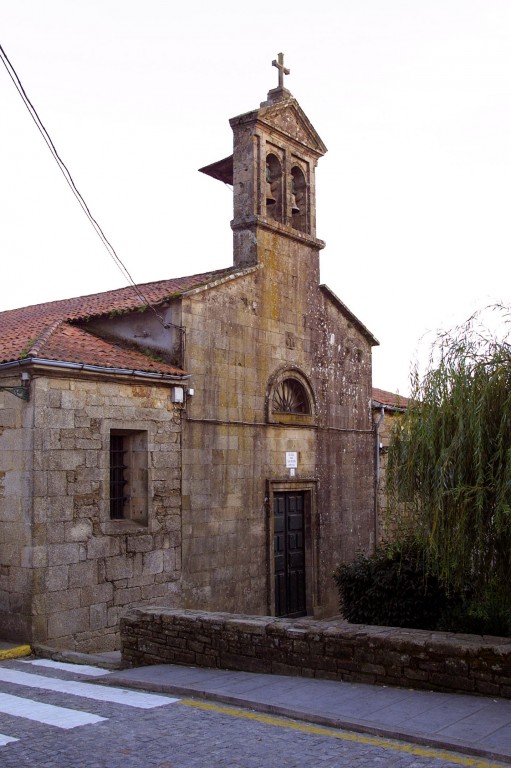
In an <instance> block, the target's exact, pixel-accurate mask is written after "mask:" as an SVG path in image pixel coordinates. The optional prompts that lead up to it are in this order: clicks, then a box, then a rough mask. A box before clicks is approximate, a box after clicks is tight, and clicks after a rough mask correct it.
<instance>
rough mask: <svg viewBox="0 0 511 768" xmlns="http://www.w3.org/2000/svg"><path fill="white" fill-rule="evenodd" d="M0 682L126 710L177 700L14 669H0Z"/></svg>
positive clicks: (145, 707)
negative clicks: (106, 703)
mask: <svg viewBox="0 0 511 768" xmlns="http://www.w3.org/2000/svg"><path fill="white" fill-rule="evenodd" d="M0 682H4V683H14V684H15V685H23V686H28V687H30V688H40V689H42V690H44V691H55V692H57V693H65V694H68V695H71V696H81V697H82V698H85V699H94V701H106V702H109V703H112V704H124V706H126V707H137V708H138V709H154V708H155V707H164V706H166V705H167V704H172V703H174V702H176V701H178V699H172V698H170V697H168V696H159V695H158V694H155V693H142V692H140V691H130V690H128V689H126V688H110V687H106V686H102V685H94V684H93V683H82V682H80V681H76V680H61V679H59V678H55V677H44V676H43V675H32V674H30V673H27V672H19V671H18V670H17V669H6V668H5V667H1V668H0Z"/></svg>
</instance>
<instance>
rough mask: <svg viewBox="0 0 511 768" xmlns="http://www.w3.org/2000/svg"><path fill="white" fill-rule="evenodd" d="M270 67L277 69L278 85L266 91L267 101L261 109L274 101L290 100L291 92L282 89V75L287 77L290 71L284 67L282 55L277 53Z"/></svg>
mask: <svg viewBox="0 0 511 768" xmlns="http://www.w3.org/2000/svg"><path fill="white" fill-rule="evenodd" d="M271 64H272V67H277V69H278V71H279V84H278V86H277V87H276V88H272V89H271V91H268V96H267V99H268V100H267V101H263V103H262V104H261V106H262V107H267V106H269V105H270V104H275V102H276V101H283V100H284V99H290V98H292V93H291V91H288V90H287V88H284V75H289V73H290V72H291V70H290V69H288V68H287V67H285V66H284V54H283V53H279V54H278V57H277V58H276V59H273V61H272V63H271Z"/></svg>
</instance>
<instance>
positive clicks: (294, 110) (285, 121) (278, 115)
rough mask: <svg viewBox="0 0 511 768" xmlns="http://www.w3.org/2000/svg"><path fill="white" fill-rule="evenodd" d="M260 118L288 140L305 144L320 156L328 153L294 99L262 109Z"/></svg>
mask: <svg viewBox="0 0 511 768" xmlns="http://www.w3.org/2000/svg"><path fill="white" fill-rule="evenodd" d="M258 118H259V120H261V121H262V122H264V123H266V124H267V125H269V126H271V127H272V128H273V129H277V130H278V131H279V132H280V133H282V134H283V135H284V136H286V138H290V139H295V141H298V142H299V143H300V144H305V146H307V147H309V149H312V150H314V151H315V152H317V153H318V155H324V154H325V152H326V151H327V148H326V146H325V144H324V143H323V141H322V140H321V137H320V136H319V134H318V132H317V131H316V129H315V128H314V126H313V125H312V123H311V122H310V120H309V118H308V117H307V115H306V114H305V112H304V111H303V109H302V108H301V107H300V105H299V104H298V102H297V101H296V99H294V98H291V99H285V100H284V101H280V102H277V103H276V104H270V105H269V106H267V107H266V106H265V107H262V108H261V109H260V110H259V113H258Z"/></svg>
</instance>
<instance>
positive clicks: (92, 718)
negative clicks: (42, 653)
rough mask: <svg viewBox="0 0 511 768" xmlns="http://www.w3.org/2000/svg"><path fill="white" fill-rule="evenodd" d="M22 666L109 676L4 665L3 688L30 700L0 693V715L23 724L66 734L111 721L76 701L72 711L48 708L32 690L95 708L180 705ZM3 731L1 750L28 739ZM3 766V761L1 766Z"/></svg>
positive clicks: (57, 666)
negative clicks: (81, 707) (8, 687)
mask: <svg viewBox="0 0 511 768" xmlns="http://www.w3.org/2000/svg"><path fill="white" fill-rule="evenodd" d="M20 663H23V664H32V665H33V666H34V667H36V668H40V669H41V670H44V669H48V670H50V669H51V670H54V672H55V673H56V674H57V673H58V672H62V673H64V674H67V673H73V674H78V675H87V676H88V677H94V676H97V677H98V678H99V677H100V676H104V675H108V674H109V672H108V670H104V669H101V670H100V669H99V668H97V667H92V666H90V665H75V664H66V663H64V662H55V661H51V660H49V659H32V660H30V659H25V660H23V662H21V661H17V662H15V664H14V665H9V666H2V665H0V686H1V684H2V683H7V684H10V685H13V686H16V687H17V686H19V687H20V688H21V689H22V693H25V692H26V693H27V696H23V695H21V694H19V695H15V693H16V694H18V691H17V690H16V691H15V693H14V692H10V693H3V692H2V691H0V715H7V716H10V717H13V718H21V719H22V720H23V719H24V720H29V721H32V722H37V723H40V724H41V725H47V726H52V727H54V728H59V729H65V730H70V729H72V728H78V727H80V726H84V725H95V724H97V723H101V722H104V721H106V720H107V719H108V718H106V717H101V716H100V715H96V714H93V713H92V712H86V711H82V710H79V709H73V708H72V701H73V698H71V706H70V707H69V706H57V705H55V704H45V703H43V702H42V701H36V700H35V699H33V698H31V691H30V689H32V691H36V690H37V691H38V692H39V698H42V695H41V692H42V691H50V692H52V693H60V694H61V695H62V696H66V697H80V698H86V699H89V700H90V701H91V704H92V702H93V701H95V702H99V703H109V704H120V705H123V706H126V707H132V708H133V707H134V708H138V709H144V710H149V709H154V708H156V707H163V706H166V705H168V704H173V703H175V702H177V701H179V699H176V698H171V697H170V696H160V695H158V694H154V693H144V692H143V691H132V690H129V689H126V688H116V687H113V686H105V685H97V684H94V683H89V682H85V681H82V680H69V679H62V677H60V676H59V677H57V676H55V677H48V676H46V675H45V674H37V673H35V674H33V673H30V672H25V671H20V670H19V668H18V667H19V665H20ZM11 690H12V689H11ZM65 703H69V698H68V699H67V700H65ZM2 729H3V730H7V734H4V733H0V748H2V747H6V748H7V749H8V748H9V746H8V745H9V744H12V743H13V742H17V741H20V740H22V741H23V740H24V737H22V736H20V733H19V732H16V730H15V731H14V733H15V734H16V737H19V738H15V736H11V735H8V733H9V729H8V728H7V727H6V725H5V722H4V723H3V726H2ZM1 762H2V761H1V759H0V765H1Z"/></svg>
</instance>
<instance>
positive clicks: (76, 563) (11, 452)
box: [0, 376, 181, 651]
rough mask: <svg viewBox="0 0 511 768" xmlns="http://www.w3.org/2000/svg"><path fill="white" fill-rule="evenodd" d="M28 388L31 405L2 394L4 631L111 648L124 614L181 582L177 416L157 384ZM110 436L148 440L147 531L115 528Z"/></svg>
mask: <svg viewBox="0 0 511 768" xmlns="http://www.w3.org/2000/svg"><path fill="white" fill-rule="evenodd" d="M32 387H33V390H32V398H31V401H30V403H28V404H26V403H22V402H21V401H20V400H17V399H16V398H15V397H13V396H12V395H10V394H8V393H0V403H1V407H0V425H1V426H0V432H1V434H0V450H1V451H2V459H3V466H4V468H5V469H4V470H3V472H4V478H6V479H7V482H4V484H3V485H1V486H0V522H1V523H2V524H1V525H0V537H1V538H0V550H1V552H2V565H1V571H0V578H1V581H2V583H1V584H0V624H1V626H2V628H3V630H4V631H5V632H7V633H8V634H10V635H12V636H18V637H23V638H25V639H27V640H30V641H32V642H45V643H49V644H51V645H55V646H59V647H72V648H75V649H76V650H83V651H86V650H90V649H94V650H113V649H114V648H116V647H118V625H119V617H120V615H121V613H122V612H123V610H124V609H125V607H126V605H130V604H133V603H137V604H144V603H147V602H154V600H155V599H157V598H161V597H163V596H166V597H168V596H169V593H172V585H173V584H174V583H175V582H176V581H177V580H178V578H179V576H180V573H181V562H180V558H181V520H180V494H181V488H180V483H181V453H180V449H181V426H180V424H181V414H180V413H179V411H178V410H177V409H176V407H175V406H174V405H172V404H171V403H170V399H169V393H168V390H167V389H166V388H161V387H157V386H146V385H141V384H136V385H135V384H124V385H120V384H119V383H118V382H108V381H93V380H92V381H90V380H80V379H76V378H74V379H68V378H60V377H53V378H50V377H47V376H42V377H41V378H34V379H33V380H32ZM114 429H115V430H123V429H129V430H130V431H131V430H137V431H139V432H140V433H141V434H146V436H147V483H148V489H149V494H150V496H151V498H152V505H151V514H150V515H149V516H148V521H147V524H146V525H140V524H139V523H138V522H137V523H134V522H132V521H130V520H111V519H110V516H109V501H108V444H109V437H110V432H111V430H114ZM20 542H22V545H21V546H20Z"/></svg>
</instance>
